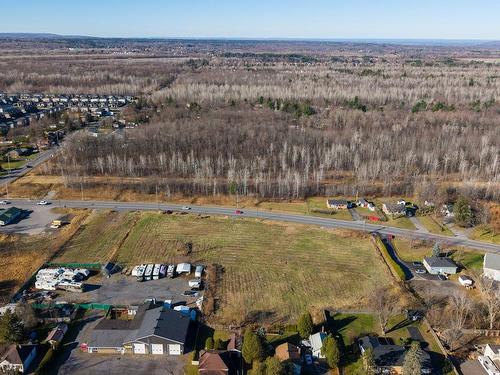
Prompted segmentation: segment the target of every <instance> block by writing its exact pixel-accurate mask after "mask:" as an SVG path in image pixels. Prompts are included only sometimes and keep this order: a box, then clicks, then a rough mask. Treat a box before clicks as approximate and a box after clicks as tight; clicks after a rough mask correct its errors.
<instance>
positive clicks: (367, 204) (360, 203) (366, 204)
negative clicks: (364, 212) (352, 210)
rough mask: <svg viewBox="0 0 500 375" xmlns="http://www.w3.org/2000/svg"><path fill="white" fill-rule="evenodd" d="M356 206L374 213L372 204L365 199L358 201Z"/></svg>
mask: <svg viewBox="0 0 500 375" xmlns="http://www.w3.org/2000/svg"><path fill="white" fill-rule="evenodd" d="M356 204H357V205H358V207H363V208H368V209H369V210H370V211H375V205H374V204H373V203H372V202H368V201H367V200H366V199H365V198H361V199H359V200H358V201H357V202H356Z"/></svg>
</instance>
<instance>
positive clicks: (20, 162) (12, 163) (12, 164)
mask: <svg viewBox="0 0 500 375" xmlns="http://www.w3.org/2000/svg"><path fill="white" fill-rule="evenodd" d="M26 162H27V161H26V160H11V161H10V163H9V162H7V161H4V162H2V163H1V164H0V166H1V167H2V168H3V169H5V170H8V169H9V167H10V169H17V168H21V167H22V166H24V165H25V164H26Z"/></svg>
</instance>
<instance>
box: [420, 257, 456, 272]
mask: <svg viewBox="0 0 500 375" xmlns="http://www.w3.org/2000/svg"><path fill="white" fill-rule="evenodd" d="M422 263H423V265H424V267H425V268H426V270H427V272H429V273H430V274H431V275H438V274H449V275H451V274H455V273H457V271H458V266H457V265H456V264H455V262H454V261H453V260H451V259H450V258H446V257H425V258H424V261H423V262H422Z"/></svg>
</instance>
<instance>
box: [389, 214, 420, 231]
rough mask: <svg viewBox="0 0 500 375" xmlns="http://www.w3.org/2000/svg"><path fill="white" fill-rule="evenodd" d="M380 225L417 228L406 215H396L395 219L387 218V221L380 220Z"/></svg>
mask: <svg viewBox="0 0 500 375" xmlns="http://www.w3.org/2000/svg"><path fill="white" fill-rule="evenodd" d="M381 224H382V225H388V226H390V227H396V228H401V229H410V230H416V229H417V228H416V227H415V225H414V224H413V223H412V222H411V220H410V219H409V218H407V217H398V218H396V219H391V218H388V221H386V222H382V223H381Z"/></svg>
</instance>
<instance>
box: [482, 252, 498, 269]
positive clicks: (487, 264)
mask: <svg viewBox="0 0 500 375" xmlns="http://www.w3.org/2000/svg"><path fill="white" fill-rule="evenodd" d="M484 268H489V269H493V270H500V254H493V253H486V255H485V256H484Z"/></svg>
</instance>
